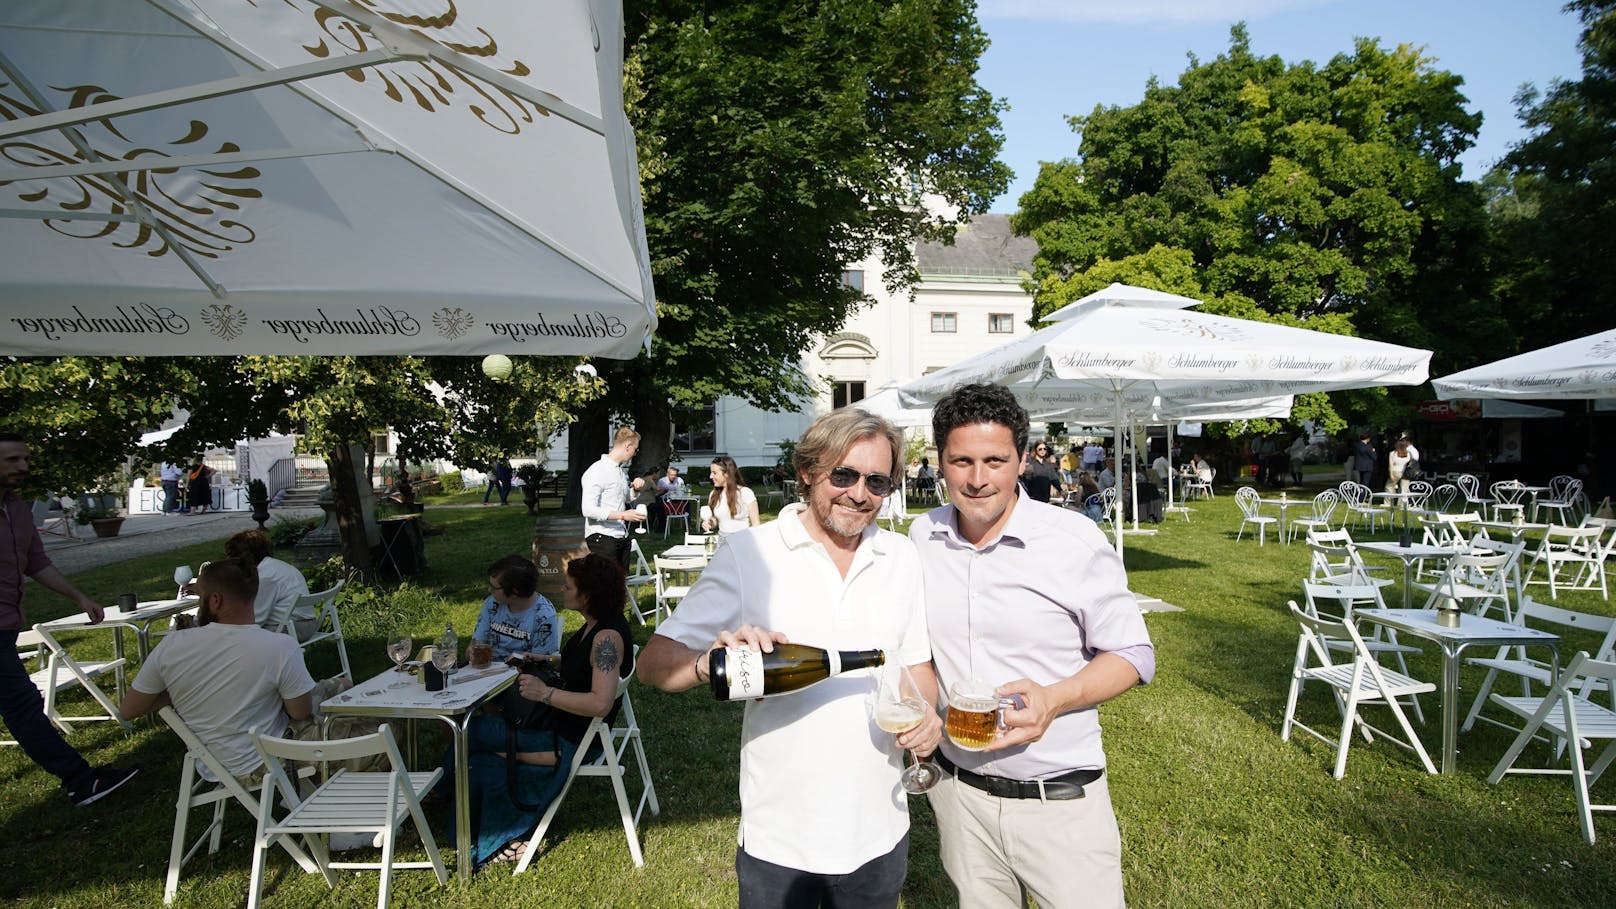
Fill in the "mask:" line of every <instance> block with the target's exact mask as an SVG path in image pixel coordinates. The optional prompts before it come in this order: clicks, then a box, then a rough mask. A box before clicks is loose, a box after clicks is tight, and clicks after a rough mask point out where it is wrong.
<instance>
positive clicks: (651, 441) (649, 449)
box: [634, 395, 684, 474]
mask: <svg viewBox="0 0 1616 909" xmlns="http://www.w3.org/2000/svg"><path fill="white" fill-rule="evenodd" d="M634 428H635V429H636V430H638V431H639V433H640V453H639V454H638V455H636V456H635V458H634V463H635V465H636V467H638V470H636V471H635V473H636V474H641V473H645V472H646V471H647V470H650V469H652V468H653V467H666V466H667V465H668V461H669V460H670V459H671V458H672V455H673V407H672V406H671V405H670V404H669V403H668V399H667V398H664V397H661V396H659V395H642V396H640V397H637V398H635V400H634ZM681 472H684V471H681Z"/></svg>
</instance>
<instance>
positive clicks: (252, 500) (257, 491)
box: [247, 480, 269, 530]
mask: <svg viewBox="0 0 1616 909" xmlns="http://www.w3.org/2000/svg"><path fill="white" fill-rule="evenodd" d="M247 504H248V505H249V506H251V507H252V519H253V520H254V521H257V522H258V529H259V530H263V529H264V522H265V521H268V520H269V487H267V486H265V485H264V481H263V480H252V481H250V482H248V483H247Z"/></svg>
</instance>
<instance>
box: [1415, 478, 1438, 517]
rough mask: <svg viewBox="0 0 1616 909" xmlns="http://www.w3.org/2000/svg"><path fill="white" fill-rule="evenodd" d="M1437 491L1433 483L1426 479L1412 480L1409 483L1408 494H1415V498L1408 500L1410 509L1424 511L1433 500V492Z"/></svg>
mask: <svg viewBox="0 0 1616 909" xmlns="http://www.w3.org/2000/svg"><path fill="white" fill-rule="evenodd" d="M1435 491H1436V490H1435V489H1434V488H1433V487H1432V486H1431V484H1430V483H1427V482H1425V481H1424V480H1410V481H1409V483H1408V494H1409V495H1411V496H1413V498H1411V499H1409V500H1408V508H1409V510H1410V511H1424V510H1425V508H1426V505H1427V504H1428V503H1429V502H1430V501H1431V494H1432V493H1433V492H1435Z"/></svg>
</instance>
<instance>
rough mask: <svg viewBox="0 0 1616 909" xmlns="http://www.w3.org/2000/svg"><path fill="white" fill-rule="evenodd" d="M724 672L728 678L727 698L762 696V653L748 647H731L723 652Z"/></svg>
mask: <svg viewBox="0 0 1616 909" xmlns="http://www.w3.org/2000/svg"><path fill="white" fill-rule="evenodd" d="M724 673H725V677H726V678H727V679H729V699H730V700H732V701H744V700H746V699H748V698H760V697H763V654H762V653H759V652H758V651H756V650H753V649H751V648H749V647H731V648H729V650H728V651H726V652H725V654H724Z"/></svg>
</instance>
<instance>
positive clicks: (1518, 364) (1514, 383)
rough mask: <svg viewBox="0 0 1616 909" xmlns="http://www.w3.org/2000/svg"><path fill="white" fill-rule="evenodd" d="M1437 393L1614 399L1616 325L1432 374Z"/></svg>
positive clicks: (1446, 395) (1447, 395)
mask: <svg viewBox="0 0 1616 909" xmlns="http://www.w3.org/2000/svg"><path fill="white" fill-rule="evenodd" d="M1431 385H1432V387H1434V388H1435V389H1436V394H1437V397H1439V398H1441V399H1443V400H1445V401H1448V400H1453V399H1455V398H1576V399H1587V398H1616V328H1613V329H1610V330H1609V331H1602V332H1598V333H1596V334H1591V335H1589V336H1587V337H1585V338H1578V339H1576V340H1575V341H1566V342H1565V343H1563V344H1555V345H1553V346H1552V347H1544V348H1540V349H1538V350H1533V351H1528V352H1526V353H1523V354H1517V355H1516V356H1513V357H1508V358H1505V359H1503V360H1498V361H1495V362H1492V363H1486V364H1483V365H1481V366H1475V367H1472V368H1470V369H1466V370H1464V371H1463V372H1456V373H1454V374H1452V375H1448V376H1443V377H1442V378H1440V379H1432V380H1431Z"/></svg>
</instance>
